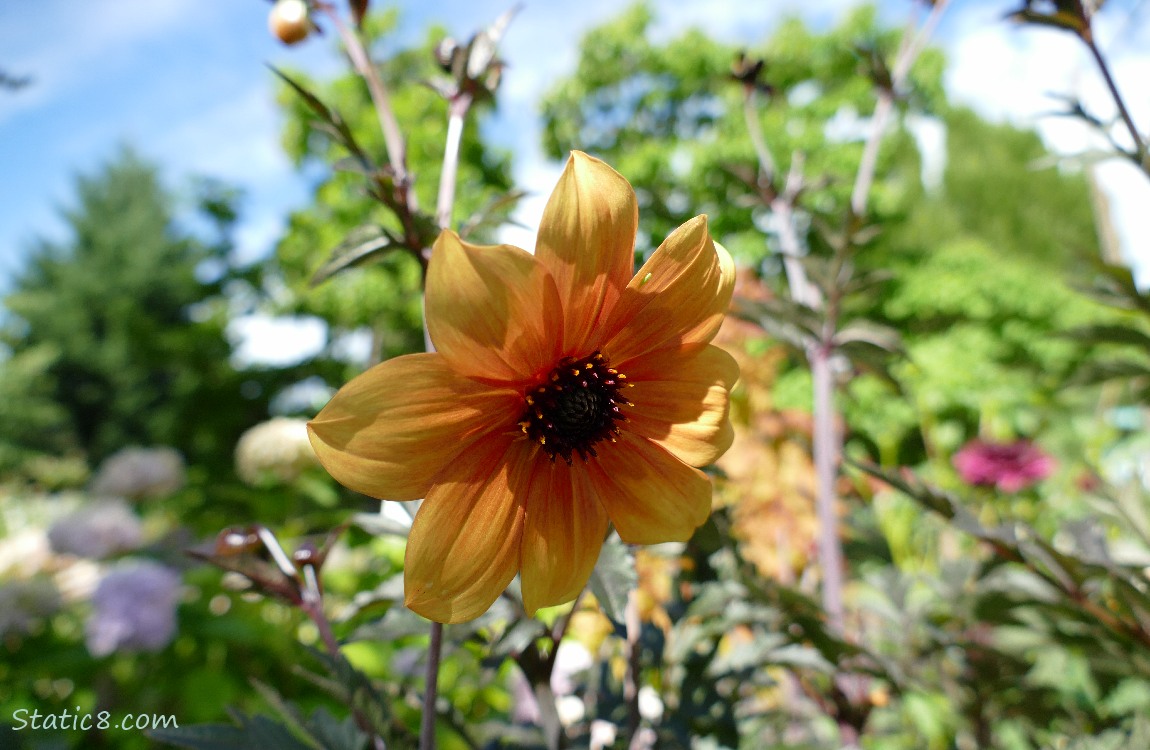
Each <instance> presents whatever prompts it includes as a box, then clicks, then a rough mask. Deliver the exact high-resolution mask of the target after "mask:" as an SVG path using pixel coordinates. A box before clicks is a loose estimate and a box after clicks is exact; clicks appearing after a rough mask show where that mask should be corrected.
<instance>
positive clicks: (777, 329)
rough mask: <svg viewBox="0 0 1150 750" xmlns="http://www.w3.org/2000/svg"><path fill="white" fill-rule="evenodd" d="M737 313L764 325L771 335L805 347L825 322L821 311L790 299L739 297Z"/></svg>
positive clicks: (801, 349) (750, 320)
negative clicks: (819, 312)
mask: <svg viewBox="0 0 1150 750" xmlns="http://www.w3.org/2000/svg"><path fill="white" fill-rule="evenodd" d="M732 312H733V314H734V315H735V316H736V317H739V318H741V319H743V320H745V321H747V322H749V323H754V324H755V325H757V326H759V327H760V328H762V329H763V330H764V331H766V332H767V333H769V334H770V335H771V336H773V337H775V338H777V339H779V340H780V341H782V342H784V343H786V344H789V345H790V346H792V347H794V348H795V349H798V350H799V351H803V350H805V349H806V347H807V345H808V344H809V343H810V342H811V341H814V340H816V339H817V338H818V336H819V329H820V328H821V326H822V321H821V320H820V318H819V316H818V313H817V312H816V311H815V310H813V309H811V308H810V307H808V306H807V305H804V304H802V303H799V302H794V301H792V300H786V299H771V300H748V299H742V298H736V299H735V301H734V307H733V311H732Z"/></svg>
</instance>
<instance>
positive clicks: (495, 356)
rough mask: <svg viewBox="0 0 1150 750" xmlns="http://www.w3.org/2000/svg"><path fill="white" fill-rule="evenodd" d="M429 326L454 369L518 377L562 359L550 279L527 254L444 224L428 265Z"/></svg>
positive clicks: (479, 375) (557, 311) (558, 310)
mask: <svg viewBox="0 0 1150 750" xmlns="http://www.w3.org/2000/svg"><path fill="white" fill-rule="evenodd" d="M427 327H428V330H429V332H430V333H431V340H432V342H434V344H435V347H436V349H437V350H438V351H439V352H440V353H441V354H442V355H443V356H444V357H445V358H446V359H447V361H448V362H449V363H450V365H451V368H452V369H453V370H455V371H456V372H458V373H460V374H462V375H468V376H471V377H476V378H487V379H492V380H503V381H517V380H523V379H526V378H529V377H531V376H532V375H534V374H535V373H536V372H538V371H539V370H541V369H545V368H549V367H550V366H551V365H552V364H553V363H554V362H555V361H556V360H557V359H559V356H560V354H559V345H560V339H561V338H562V331H563V313H562V307H561V305H560V302H559V293H558V291H557V290H556V288H555V281H554V280H553V279H552V278H551V274H550V273H548V271H547V269H546V268H545V267H544V265H543V264H542V263H540V262H539V261H538V260H537V259H536V258H535V257H534V256H532V255H531V254H530V253H528V252H527V251H525V250H521V249H519V248H517V247H513V246H511V245H491V246H482V245H472V244H470V243H467V242H464V241H462V240H461V239H459V237H458V235H456V234H455V232H451V231H444V232H442V233H441V234H440V235H439V239H438V240H436V242H435V248H434V250H433V251H432V254H431V264H430V266H429V268H428V271H427Z"/></svg>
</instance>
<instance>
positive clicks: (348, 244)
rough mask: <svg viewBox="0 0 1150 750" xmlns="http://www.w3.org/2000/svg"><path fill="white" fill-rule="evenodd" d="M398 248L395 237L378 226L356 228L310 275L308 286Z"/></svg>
mask: <svg viewBox="0 0 1150 750" xmlns="http://www.w3.org/2000/svg"><path fill="white" fill-rule="evenodd" d="M400 247H401V245H400V244H399V243H398V242H397V241H396V239H395V237H393V236H392V235H391V233H390V232H388V231H387V230H386V229H384V228H383V227H381V226H379V225H378V224H364V225H363V226H359V227H356V228H355V229H353V230H351V232H349V233H348V235H347V238H346V239H344V241H343V242H341V243H339V244H338V245H336V247H335V248H334V249H333V250H332V251H331V253H330V254H329V255H328V259H327V261H326V262H324V264H323V265H322V266H320V267H319V269H318V270H317V271H316V272H315V273H314V274H313V275H312V277H311V281H310V282H309V284H310V285H311V286H312V287H316V286H319V285H320V284H322V283H323V282H325V281H327V280H328V279H330V278H331V277H332V276H335V275H336V274H337V273H340V272H341V271H346V270H347V269H349V268H355V267H356V266H362V265H364V264H366V263H368V262H371V261H374V260H378V259H379V258H381V257H383V255H384V254H386V253H388V252H390V251H392V250H396V249H399V248H400Z"/></svg>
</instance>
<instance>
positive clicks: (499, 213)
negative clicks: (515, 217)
mask: <svg viewBox="0 0 1150 750" xmlns="http://www.w3.org/2000/svg"><path fill="white" fill-rule="evenodd" d="M527 195H528V193H527V191H526V190H511V191H509V192H507V193H504V194H503V195H499V196H496V197H495V198H493V199H492V200H490V201H488V203H487V205H485V206H484V207H483V208H481V209H479V210H478V211H476V212H475V213H473V214H472V215H471V216H470V217H468V219H467V221H465V222H463V224H462V226H460V228H459V236H460V237H465V238H466V237H467V236H469V235H470V234H472V233H474V232H475V231H476V230H479V229H482V228H485V227H493V226H500V225H502V224H505V223H507V216H508V215H509V214H510V213H511V212H512V211H514V210H515V207H516V206H518V205H519V201H521V200H523V198H524V197H526V196H527Z"/></svg>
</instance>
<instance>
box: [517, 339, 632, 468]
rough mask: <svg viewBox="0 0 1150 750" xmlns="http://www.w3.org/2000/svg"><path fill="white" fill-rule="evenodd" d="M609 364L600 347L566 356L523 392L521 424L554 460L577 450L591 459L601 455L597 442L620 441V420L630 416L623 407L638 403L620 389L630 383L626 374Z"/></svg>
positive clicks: (568, 460) (568, 458)
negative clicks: (581, 355) (577, 356)
mask: <svg viewBox="0 0 1150 750" xmlns="http://www.w3.org/2000/svg"><path fill="white" fill-rule="evenodd" d="M607 365H608V362H607V358H606V357H604V356H603V355H602V354H601V353H600V352H594V353H592V354H591V356H589V357H584V358H583V359H575V358H574V357H564V358H563V359H561V360H559V362H558V364H556V365H555V368H554V369H553V370H551V373H550V374H549V375H548V376H547V378H546V379H545V380H544V381H543V383H542V384H541V385H538V386H536V387H534V388H532V389H531V390H529V391H527V393H525V394H524V396H523V400H524V401H525V402H526V404H527V406H526V409H525V410H524V412H523V416H522V417H521V418H520V421H519V428H520V429H521V430H522V431H523V434H524V435H526V436H527V437H529V438H531V439H532V440H533V441H535V442H536V443H539V445H541V446H542V447H543V450H545V451H547V453H548V454H550V456H551V460H552V461H554V460H555V456H561V457H562V458H563V460H564V461H566V462H567V463H568V464H570V463H571V455H572V454H573V453H578V454H579V457H580V458H582V459H583V460H584V461H586V460H587V457H588V456H597V455H599V454H597V453H596V452H595V448H594V446H595V443H598V442H599V441H600V440H610V441H611V442H615V436H616V435H618V434H619V428H618V427H617V426H616V424H615V423H616V422H626V421H627V418H626V417H625V416H624V415H623V413H622V412H621V411H620V410H619V407H620V406H634V404H632V403H631V402H630V401H628V400H627V399H626V398H625V397H624V396H623V395H622V393H621V391H622V390H623V389H624V388H626V387H628V386H630V385H631V384H630V383H628V382H627V376H626V375H624V374H622V373H620V372H619V371H618V370H616V369H614V368H611V367H608V366H607Z"/></svg>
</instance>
